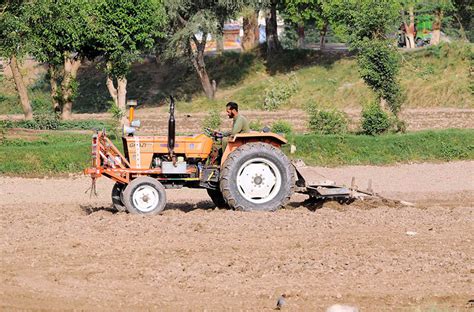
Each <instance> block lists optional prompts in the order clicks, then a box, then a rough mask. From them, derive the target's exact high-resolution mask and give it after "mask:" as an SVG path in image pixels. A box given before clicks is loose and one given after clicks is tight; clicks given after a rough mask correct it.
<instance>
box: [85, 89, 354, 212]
mask: <svg viewBox="0 0 474 312" xmlns="http://www.w3.org/2000/svg"><path fill="white" fill-rule="evenodd" d="M174 108H175V104H174V100H173V98H171V104H170V118H169V123H168V136H167V137H166V136H137V135H135V134H134V133H135V130H136V127H139V121H136V120H133V111H134V107H133V106H131V107H130V116H129V120H130V125H131V126H129V127H124V133H125V134H124V136H123V138H122V141H123V148H124V149H123V150H124V153H123V154H122V153H121V152H120V150H119V149H118V148H117V147H116V146H114V144H113V143H112V141H111V140H110V139H109V138H108V137H107V135H106V133H105V131H102V132H96V133H95V134H94V135H93V137H92V166H91V167H90V168H87V169H86V170H85V171H84V172H85V173H86V174H88V175H90V176H91V177H92V179H93V185H95V181H96V179H97V178H99V177H100V176H105V177H108V178H110V179H112V180H114V181H116V183H115V185H114V187H113V189H112V202H113V205H114V207H115V208H116V209H117V210H119V211H128V212H130V213H136V214H145V215H153V214H159V213H160V212H161V211H163V209H164V208H165V206H166V192H165V189H170V188H182V187H189V188H205V189H206V190H207V192H208V194H209V196H210V197H211V199H212V201H213V202H214V203H215V204H216V206H217V207H229V208H232V209H236V210H243V211H252V210H260V211H273V210H277V209H278V208H280V207H283V206H285V204H287V203H288V201H289V200H290V197H291V195H292V194H293V193H294V192H295V191H298V192H302V193H305V194H308V195H309V196H310V197H312V198H315V199H327V198H334V199H339V200H341V199H350V198H352V197H353V192H352V191H351V190H350V189H347V188H343V187H337V186H335V185H314V186H307V185H306V182H305V180H304V179H303V177H302V176H301V174H300V173H299V172H298V170H297V169H296V168H295V167H294V166H293V165H292V163H291V162H290V160H289V159H288V157H287V156H286V155H285V154H284V153H283V152H282V151H281V149H280V148H281V146H282V145H283V144H286V143H287V141H286V139H285V138H283V137H281V136H280V135H278V134H275V133H271V132H253V133H245V134H238V135H235V136H233V137H230V138H229V142H228V144H227V146H226V148H225V150H222V134H220V133H218V132H215V131H211V130H210V129H208V130H206V133H205V134H199V135H195V136H179V137H176V135H175V118H174Z"/></svg>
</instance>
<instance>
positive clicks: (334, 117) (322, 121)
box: [308, 106, 348, 134]
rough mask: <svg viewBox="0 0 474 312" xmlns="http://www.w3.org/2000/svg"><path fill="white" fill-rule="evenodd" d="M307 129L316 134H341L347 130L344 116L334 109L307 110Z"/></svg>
mask: <svg viewBox="0 0 474 312" xmlns="http://www.w3.org/2000/svg"><path fill="white" fill-rule="evenodd" d="M308 115H309V125H308V126H309V129H310V130H311V132H313V133H317V134H342V133H346V132H347V129H348V121H347V117H346V115H345V114H344V113H343V112H341V111H338V110H336V109H334V110H330V111H326V110H320V109H318V108H317V107H314V106H312V107H310V108H309V109H308Z"/></svg>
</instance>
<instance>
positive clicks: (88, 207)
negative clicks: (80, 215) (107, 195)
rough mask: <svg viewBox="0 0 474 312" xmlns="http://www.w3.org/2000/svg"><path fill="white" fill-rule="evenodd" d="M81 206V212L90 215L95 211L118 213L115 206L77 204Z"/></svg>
mask: <svg viewBox="0 0 474 312" xmlns="http://www.w3.org/2000/svg"><path fill="white" fill-rule="evenodd" d="M79 207H80V208H81V210H82V212H84V213H85V214H86V215H91V214H94V213H97V212H106V213H111V214H116V213H119V212H120V211H118V210H117V209H116V208H114V207H113V206H109V207H107V206H93V205H79Z"/></svg>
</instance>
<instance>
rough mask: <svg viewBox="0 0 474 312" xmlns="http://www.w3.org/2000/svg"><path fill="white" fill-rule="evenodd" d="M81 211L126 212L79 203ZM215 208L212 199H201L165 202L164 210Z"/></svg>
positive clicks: (109, 207) (86, 212)
mask: <svg viewBox="0 0 474 312" xmlns="http://www.w3.org/2000/svg"><path fill="white" fill-rule="evenodd" d="M79 207H80V208H81V210H82V212H83V213H85V214H86V215H92V214H95V213H99V212H105V213H110V214H118V213H126V212H122V211H118V210H117V209H116V208H114V207H113V206H93V205H79ZM214 209H217V208H216V206H215V205H214V204H213V203H212V201H208V200H202V201H199V202H196V203H189V202H184V203H167V204H166V207H165V209H164V211H167V210H179V211H182V212H184V213H188V212H192V211H195V210H214Z"/></svg>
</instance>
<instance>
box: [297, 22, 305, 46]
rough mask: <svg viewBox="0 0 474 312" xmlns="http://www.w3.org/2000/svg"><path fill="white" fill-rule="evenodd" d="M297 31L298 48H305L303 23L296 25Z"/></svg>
mask: <svg viewBox="0 0 474 312" xmlns="http://www.w3.org/2000/svg"><path fill="white" fill-rule="evenodd" d="M297 32H298V49H304V48H305V44H304V38H305V35H304V24H300V25H298V28H297Z"/></svg>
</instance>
